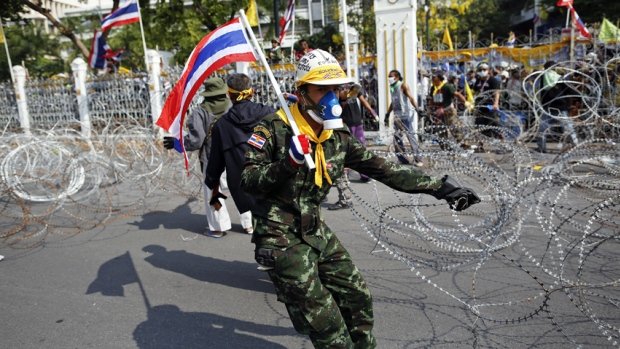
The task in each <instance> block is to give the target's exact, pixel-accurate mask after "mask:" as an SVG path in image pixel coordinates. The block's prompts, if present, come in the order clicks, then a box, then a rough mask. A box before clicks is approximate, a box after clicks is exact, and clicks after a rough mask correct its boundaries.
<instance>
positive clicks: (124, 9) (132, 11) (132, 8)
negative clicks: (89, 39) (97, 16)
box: [101, 0, 140, 31]
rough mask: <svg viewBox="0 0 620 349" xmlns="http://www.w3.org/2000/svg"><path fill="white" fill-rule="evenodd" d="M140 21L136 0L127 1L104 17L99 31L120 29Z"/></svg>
mask: <svg viewBox="0 0 620 349" xmlns="http://www.w3.org/2000/svg"><path fill="white" fill-rule="evenodd" d="M139 20H140V9H139V8H138V2H137V1H136V0H129V1H127V2H125V3H124V4H122V5H120V6H119V7H118V8H117V9H116V11H114V12H112V13H110V14H109V15H107V16H105V17H104V18H103V20H102V21H101V31H106V30H108V29H110V28H112V27H120V26H122V25H125V24H131V23H135V22H138V21H139Z"/></svg>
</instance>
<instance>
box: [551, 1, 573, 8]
mask: <svg viewBox="0 0 620 349" xmlns="http://www.w3.org/2000/svg"><path fill="white" fill-rule="evenodd" d="M555 6H558V7H571V6H573V0H558V2H556V3H555Z"/></svg>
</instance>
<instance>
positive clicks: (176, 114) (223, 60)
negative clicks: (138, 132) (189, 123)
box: [156, 18, 256, 169]
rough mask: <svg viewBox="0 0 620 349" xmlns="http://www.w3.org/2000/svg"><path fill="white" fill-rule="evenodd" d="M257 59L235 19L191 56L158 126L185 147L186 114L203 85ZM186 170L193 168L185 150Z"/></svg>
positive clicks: (215, 33)
mask: <svg viewBox="0 0 620 349" xmlns="http://www.w3.org/2000/svg"><path fill="white" fill-rule="evenodd" d="M254 61H256V56H255V55H254V49H253V48H252V45H251V44H250V42H249V40H248V38H247V36H246V33H245V29H244V27H243V24H242V23H241V21H240V19H239V18H234V19H232V20H230V21H228V22H227V23H225V24H223V25H222V26H220V27H218V28H216V29H215V30H213V31H212V32H210V33H209V34H207V35H206V36H205V37H203V38H202V39H201V40H200V42H199V43H198V45H197V46H196V47H195V48H194V50H193V51H192V53H191V54H190V56H189V58H188V60H187V63H185V67H184V68H183V72H182V73H181V77H180V78H179V81H177V83H176V84H175V85H174V87H173V88H172V91H171V92H170V95H168V98H166V102H165V103H164V107H163V109H162V112H161V115H160V116H159V119H157V122H156V124H157V125H158V126H159V127H161V128H163V129H164V130H166V131H168V132H169V133H170V134H172V135H173V136H174V137H175V138H176V139H178V140H179V141H180V143H181V146H183V124H184V121H185V113H186V112H187V109H188V108H189V105H190V103H191V101H192V99H193V98H194V95H195V94H196V92H197V91H198V89H199V88H200V85H201V84H202V82H203V81H204V80H205V79H206V78H207V77H208V76H209V75H211V73H213V72H214V71H216V70H217V69H219V68H221V67H223V66H225V65H226V64H229V63H234V62H254ZM183 155H184V157H185V168H186V169H187V168H189V162H188V159H187V154H185V148H183Z"/></svg>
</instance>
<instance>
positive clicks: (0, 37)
mask: <svg viewBox="0 0 620 349" xmlns="http://www.w3.org/2000/svg"><path fill="white" fill-rule="evenodd" d="M4 40H5V39H4V29H3V28H2V26H1V25H0V44H4Z"/></svg>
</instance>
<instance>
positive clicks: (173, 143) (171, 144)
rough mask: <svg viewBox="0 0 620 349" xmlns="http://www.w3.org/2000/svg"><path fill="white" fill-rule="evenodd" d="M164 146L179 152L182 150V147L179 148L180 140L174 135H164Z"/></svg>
mask: <svg viewBox="0 0 620 349" xmlns="http://www.w3.org/2000/svg"><path fill="white" fill-rule="evenodd" d="M164 148H166V149H174V150H176V151H178V152H179V153H182V152H183V148H181V142H179V140H178V139H176V138H174V137H164Z"/></svg>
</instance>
